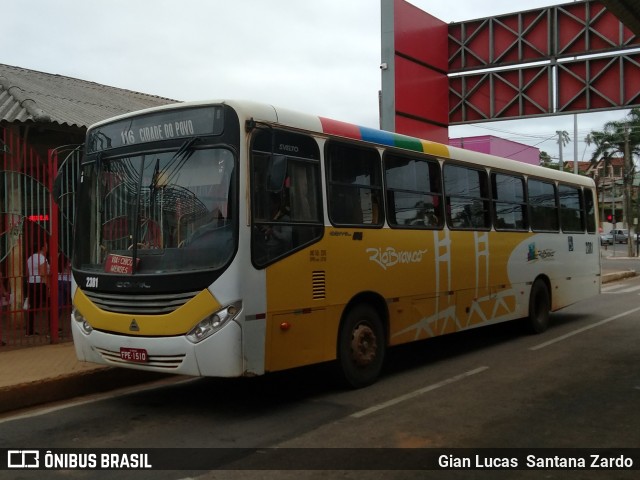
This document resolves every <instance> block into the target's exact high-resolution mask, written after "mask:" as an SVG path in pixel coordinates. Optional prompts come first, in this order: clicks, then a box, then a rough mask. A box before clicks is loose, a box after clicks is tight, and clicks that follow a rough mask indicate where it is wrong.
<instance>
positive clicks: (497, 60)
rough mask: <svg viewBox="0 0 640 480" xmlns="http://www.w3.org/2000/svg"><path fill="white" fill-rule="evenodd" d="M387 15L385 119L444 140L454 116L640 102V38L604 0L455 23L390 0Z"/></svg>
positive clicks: (497, 116)
mask: <svg viewBox="0 0 640 480" xmlns="http://www.w3.org/2000/svg"><path fill="white" fill-rule="evenodd" d="M382 16H383V19H382V29H383V48H382V50H383V67H386V68H384V69H383V75H382V112H381V113H382V119H383V121H382V126H383V128H386V129H389V127H391V129H395V131H397V132H399V133H407V134H413V135H416V134H419V135H420V136H423V137H424V136H426V137H427V138H431V139H435V140H441V137H442V135H443V130H444V129H446V126H447V125H449V124H464V123H476V122H483V121H490V120H502V119H514V118H524V117H533V116H547V115H558V114H566V113H582V112H593V111H597V110H612V109H617V108H630V107H632V106H636V105H638V104H639V103H640V53H638V52H637V51H633V50H632V49H634V48H635V49H637V48H638V47H640V41H639V40H638V37H637V36H636V35H635V34H634V33H633V32H632V31H631V30H630V29H629V28H627V27H625V26H624V24H622V23H621V22H620V21H619V20H618V18H617V17H616V16H614V15H613V14H612V13H611V12H610V11H609V10H607V9H606V7H605V5H604V3H603V2H601V1H596V0H594V1H580V2H572V3H567V4H563V5H556V6H551V7H547V8H539V9H535V10H528V11H523V12H516V13H511V14H506V15H500V16H496V17H488V18H481V19H476V20H469V21H465V22H459V23H451V24H448V25H447V24H444V22H441V21H439V20H437V19H435V18H434V17H432V16H431V15H429V14H428V13H426V12H422V11H421V10H419V9H417V8H416V7H414V6H413V5H410V4H409V3H407V2H405V1H404V0H385V1H384V2H383V10H382ZM443 29H446V30H447V45H446V47H443V40H442V36H443V33H442V32H443ZM390 30H391V31H393V35H390V34H389V33H388V32H389V31H390ZM385 32H387V34H385ZM390 42H391V43H392V47H391V46H390ZM444 48H447V60H446V62H443V59H442V55H443V52H442V50H443V49H444ZM391 53H392V55H391ZM445 63H446V64H445ZM391 75H392V76H393V82H391V80H390V76H391ZM444 78H446V83H447V85H448V89H447V90H444V89H443V87H442V85H443V82H444V80H443V79H444ZM390 85H392V86H393V90H390V88H389V87H390ZM390 99H392V100H390ZM445 108H446V111H447V112H448V115H447V118H446V121H443V115H442V111H443V109H445ZM436 127H440V129H441V130H437V129H436V130H435V135H434V129H435V128H436Z"/></svg>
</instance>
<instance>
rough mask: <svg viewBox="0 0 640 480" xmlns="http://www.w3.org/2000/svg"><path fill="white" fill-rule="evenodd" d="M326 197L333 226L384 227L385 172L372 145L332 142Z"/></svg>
mask: <svg viewBox="0 0 640 480" xmlns="http://www.w3.org/2000/svg"><path fill="white" fill-rule="evenodd" d="M327 176H328V181H327V190H328V191H327V197H328V204H329V219H330V220H331V222H332V223H333V224H334V225H349V226H351V225H354V226H355V225H362V226H382V224H383V221H384V215H383V210H382V205H383V203H382V172H381V170H380V155H379V154H378V151H377V150H375V149H373V148H363V147H355V146H352V145H347V144H342V143H338V142H330V143H329V144H328V147H327Z"/></svg>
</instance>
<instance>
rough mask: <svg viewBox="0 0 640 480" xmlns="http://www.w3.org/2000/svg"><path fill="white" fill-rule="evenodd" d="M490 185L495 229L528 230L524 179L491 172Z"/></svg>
mask: <svg viewBox="0 0 640 480" xmlns="http://www.w3.org/2000/svg"><path fill="white" fill-rule="evenodd" d="M491 187H492V188H491V191H492V193H493V214H494V225H495V228H496V230H528V229H529V220H528V215H527V204H526V201H525V193H524V179H523V178H522V177H517V176H515V175H507V174H503V173H492V174H491Z"/></svg>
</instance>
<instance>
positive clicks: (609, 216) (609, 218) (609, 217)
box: [607, 214, 613, 223]
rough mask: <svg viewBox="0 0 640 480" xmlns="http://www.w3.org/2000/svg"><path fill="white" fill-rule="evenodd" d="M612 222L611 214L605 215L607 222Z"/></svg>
mask: <svg viewBox="0 0 640 480" xmlns="http://www.w3.org/2000/svg"><path fill="white" fill-rule="evenodd" d="M612 220H613V215H611V214H609V215H607V222H609V223H611V221H612Z"/></svg>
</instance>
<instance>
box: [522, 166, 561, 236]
mask: <svg viewBox="0 0 640 480" xmlns="http://www.w3.org/2000/svg"><path fill="white" fill-rule="evenodd" d="M527 187H528V193H529V215H530V219H531V229H532V230H533V231H534V232H536V231H542V232H557V231H558V230H559V229H560V228H559V227H560V224H559V220H558V199H557V196H556V186H555V184H554V183H553V182H545V181H542V180H535V179H532V178H530V179H529V181H528V182H527Z"/></svg>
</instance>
